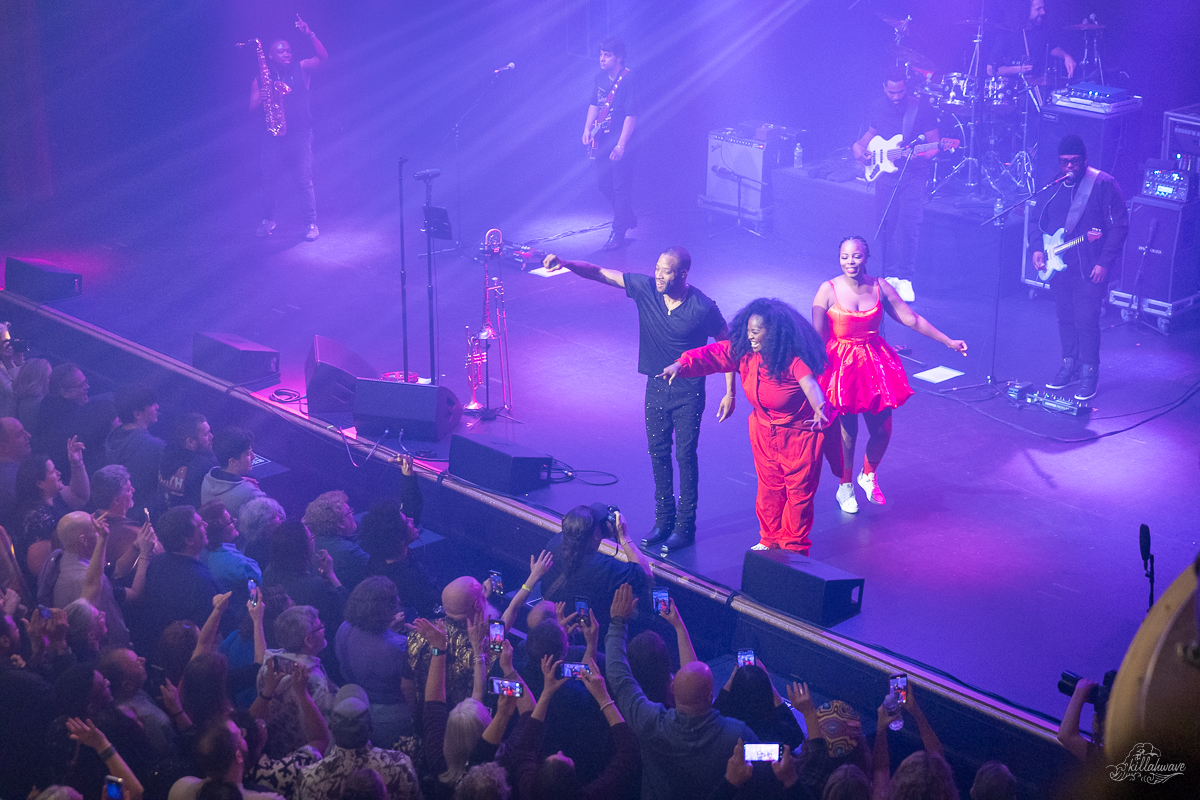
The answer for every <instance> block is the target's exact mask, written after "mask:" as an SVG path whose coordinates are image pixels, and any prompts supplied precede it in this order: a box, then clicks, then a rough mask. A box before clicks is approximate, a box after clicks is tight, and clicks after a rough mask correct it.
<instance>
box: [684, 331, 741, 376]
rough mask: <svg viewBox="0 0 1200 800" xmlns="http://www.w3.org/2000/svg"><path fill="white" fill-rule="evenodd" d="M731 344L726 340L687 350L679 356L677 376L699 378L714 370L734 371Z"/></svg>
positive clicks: (734, 362)
mask: <svg viewBox="0 0 1200 800" xmlns="http://www.w3.org/2000/svg"><path fill="white" fill-rule="evenodd" d="M737 367H738V365H737V362H736V361H734V360H733V345H731V344H730V343H729V341H728V340H725V341H720V342H713V343H712V344H706V345H704V346H703V347H697V348H695V349H693V350H687V351H685V352H684V354H683V355H681V356H680V357H679V377H681V378H699V377H701V376H703V375H712V374H713V373H714V372H736V371H737Z"/></svg>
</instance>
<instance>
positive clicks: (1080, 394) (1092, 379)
mask: <svg viewBox="0 0 1200 800" xmlns="http://www.w3.org/2000/svg"><path fill="white" fill-rule="evenodd" d="M1099 382H1100V368H1099V367H1098V366H1096V365H1095V364H1083V365H1082V366H1080V368H1079V389H1078V390H1076V392H1075V399H1076V400H1091V399H1092V398H1093V397H1095V396H1096V385H1097V384H1098V383H1099Z"/></svg>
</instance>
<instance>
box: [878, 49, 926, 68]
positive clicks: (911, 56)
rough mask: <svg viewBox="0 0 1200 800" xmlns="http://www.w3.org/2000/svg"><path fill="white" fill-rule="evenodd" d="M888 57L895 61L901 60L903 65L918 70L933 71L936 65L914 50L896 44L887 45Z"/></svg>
mask: <svg viewBox="0 0 1200 800" xmlns="http://www.w3.org/2000/svg"><path fill="white" fill-rule="evenodd" d="M888 55H891V56H893V57H895V58H897V59H902V60H903V61H904V62H905V63H907V64H911V65H913V66H914V67H917V68H919V69H934V68H935V67H936V65H935V64H934V63H933V61H931V60H930V59H929V58H927V57H926V56H923V55H921V54H920V53H918V52H917V51H916V50H913V49H912V48H909V47H902V46H901V45H898V44H893V45H888Z"/></svg>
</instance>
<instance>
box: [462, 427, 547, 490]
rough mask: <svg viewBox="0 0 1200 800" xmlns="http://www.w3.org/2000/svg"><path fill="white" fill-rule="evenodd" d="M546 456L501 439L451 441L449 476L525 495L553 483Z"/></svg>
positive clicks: (468, 438) (493, 488)
mask: <svg viewBox="0 0 1200 800" xmlns="http://www.w3.org/2000/svg"><path fill="white" fill-rule="evenodd" d="M552 460H553V459H552V458H550V456H548V455H545V454H544V453H539V452H537V451H536V450H530V449H529V448H527V447H522V446H521V445H519V444H513V443H512V442H506V441H503V440H500V439H476V438H474V437H467V436H459V435H458V434H457V433H456V434H454V435H453V436H451V437H450V474H451V475H455V476H457V477H459V478H463V479H464V480H468V481H470V482H471V483H474V484H475V485H477V486H482V487H483V488H485V489H491V490H492V491H495V492H503V493H504V494H525V493H526V492H530V491H533V490H534V489H537V488H538V487H541V486H546V485H547V484H549V483H550V462H551V461H552Z"/></svg>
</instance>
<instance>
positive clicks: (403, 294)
mask: <svg viewBox="0 0 1200 800" xmlns="http://www.w3.org/2000/svg"><path fill="white" fill-rule="evenodd" d="M406 161H408V158H407V157H406V156H400V166H399V171H400V346H401V350H402V352H403V361H402V362H401V363H402V364H403V367H404V382H405V383H408V288H407V284H408V275H407V273H406V271H405V260H404V163H405V162H406Z"/></svg>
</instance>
